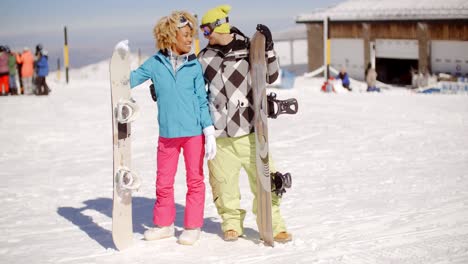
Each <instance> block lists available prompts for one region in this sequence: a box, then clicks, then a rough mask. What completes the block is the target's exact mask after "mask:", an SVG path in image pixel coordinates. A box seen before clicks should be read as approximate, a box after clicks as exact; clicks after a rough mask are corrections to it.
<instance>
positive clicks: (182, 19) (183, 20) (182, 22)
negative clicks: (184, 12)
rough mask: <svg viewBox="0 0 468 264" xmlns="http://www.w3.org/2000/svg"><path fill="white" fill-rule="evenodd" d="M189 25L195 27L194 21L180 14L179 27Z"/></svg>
mask: <svg viewBox="0 0 468 264" xmlns="http://www.w3.org/2000/svg"><path fill="white" fill-rule="evenodd" d="M187 25H188V26H189V27H190V28H192V29H193V25H192V23H191V22H190V21H189V20H188V19H187V18H185V17H184V16H180V18H179V24H178V25H177V27H178V28H183V27H185V26H187Z"/></svg>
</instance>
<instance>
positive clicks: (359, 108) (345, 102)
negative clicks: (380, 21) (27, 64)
mask: <svg viewBox="0 0 468 264" xmlns="http://www.w3.org/2000/svg"><path fill="white" fill-rule="evenodd" d="M70 77H71V80H70V83H69V84H68V85H66V84H64V82H63V80H61V81H56V80H54V79H55V75H54V74H51V75H50V76H49V78H48V81H49V84H50V86H51V89H52V93H51V95H50V96H48V97H35V96H17V97H13V96H9V97H0V112H1V113H2V116H1V117H0V127H1V128H2V129H1V130H0V146H1V152H0V167H1V168H2V170H1V171H0V177H1V178H2V179H3V184H1V185H0V186H1V187H0V199H1V200H2V201H3V202H2V205H1V207H0V208H1V209H2V212H3V215H2V217H1V218H0V230H1V231H0V236H1V237H2V239H1V240H0V253H1V254H0V255H1V257H0V259H1V262H2V263H100V264H101V263H163V262H164V263H192V262H193V261H194V260H196V261H197V262H199V263H285V262H287V263H425V264H427V263H467V262H468V194H467V192H466V190H467V189H468V174H467V173H466V172H467V171H468V151H467V150H468V137H467V136H466V134H467V131H468V96H466V95H422V94H415V93H412V92H408V91H407V90H400V89H391V90H385V91H384V92H383V93H381V94H367V93H360V92H353V93H347V92H346V93H345V92H342V93H337V94H323V93H320V92H319V89H320V86H321V84H322V82H323V80H322V79H320V78H319V79H316V78H306V77H301V78H299V79H298V80H297V81H296V85H295V88H294V89H290V90H272V91H274V92H276V93H277V94H278V98H280V99H281V98H289V97H296V98H297V99H298V101H299V113H298V114H297V115H295V116H280V117H279V118H278V119H276V120H270V121H269V126H270V129H271V132H270V137H271V144H270V147H271V150H272V154H273V158H274V160H275V162H276V167H277V168H278V169H279V170H280V171H283V172H284V171H289V172H291V174H292V176H293V187H292V188H291V189H290V190H288V192H287V193H286V194H285V196H284V199H283V203H282V206H281V208H282V214H283V216H284V217H285V221H286V223H287V226H288V228H289V231H290V232H292V233H293V238H294V240H293V242H291V243H289V244H284V245H281V244H277V245H276V247H275V248H269V247H265V246H264V245H263V244H262V243H261V241H259V239H258V232H257V227H256V224H255V218H254V216H253V215H252V213H251V201H252V198H253V197H252V194H251V193H250V192H249V187H248V182H247V179H246V175H245V174H244V173H243V174H242V175H241V192H242V201H241V206H242V207H243V208H244V209H246V210H247V211H248V214H247V218H246V221H245V228H246V234H245V235H246V236H245V237H244V238H241V239H240V240H239V241H237V242H234V243H228V242H225V241H223V239H222V233H221V231H220V219H219V217H218V215H217V213H216V209H215V207H214V205H213V202H212V195H211V189H210V187H209V184H208V172H207V170H206V167H205V175H206V184H207V190H206V191H207V197H206V202H205V216H204V217H205V225H204V227H203V229H202V235H201V239H200V241H199V242H198V243H197V244H195V245H194V246H183V245H179V244H177V243H176V238H170V239H166V240H163V241H153V242H147V241H144V240H142V237H143V232H144V230H145V228H144V226H152V222H151V219H152V216H151V214H152V207H153V203H154V198H155V187H154V182H155V168H156V164H155V162H156V142H157V136H158V127H157V121H156V114H157V113H156V111H157V110H156V106H155V104H154V102H153V101H152V100H151V98H150V96H149V92H148V88H147V86H146V85H142V87H138V88H136V89H134V90H133V91H132V95H133V97H134V98H135V99H136V101H137V102H138V104H139V105H140V107H141V115H140V117H139V119H138V120H136V121H135V123H134V124H133V126H132V128H133V141H132V147H133V149H132V153H133V162H132V164H133V169H134V170H136V171H137V172H139V174H140V176H141V178H142V182H143V185H142V188H141V190H140V191H139V192H138V193H136V194H135V198H134V202H133V206H134V214H133V217H134V240H135V245H134V246H133V247H131V248H129V249H128V250H126V251H123V252H118V251H116V250H115V248H114V246H113V243H112V238H111V233H110V230H111V221H112V219H111V217H110V216H111V208H112V203H111V199H112V181H111V178H112V145H111V144H112V132H111V130H112V129H111V109H110V88H109V80H108V62H101V63H98V64H95V65H90V66H88V67H85V68H82V69H77V70H72V71H71V72H70ZM62 78H63V77H62ZM185 190H186V187H185V169H184V163H183V162H182V160H181V162H180V163H179V168H178V172H177V176H176V186H175V192H176V193H175V199H176V204H177V220H176V223H175V225H176V229H177V232H176V234H177V235H180V233H181V230H182V229H183V226H182V223H183V219H182V218H183V210H184V204H185Z"/></svg>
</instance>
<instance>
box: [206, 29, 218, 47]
mask: <svg viewBox="0 0 468 264" xmlns="http://www.w3.org/2000/svg"><path fill="white" fill-rule="evenodd" d="M220 37H221V34H220V33H217V32H211V34H210V35H209V36H206V35H205V38H206V39H208V41H209V43H210V45H216V44H220Z"/></svg>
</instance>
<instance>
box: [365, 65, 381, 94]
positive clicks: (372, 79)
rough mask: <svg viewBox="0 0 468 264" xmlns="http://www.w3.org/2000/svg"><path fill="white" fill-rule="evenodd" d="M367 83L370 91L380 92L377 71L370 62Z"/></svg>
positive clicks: (367, 70)
mask: <svg viewBox="0 0 468 264" xmlns="http://www.w3.org/2000/svg"><path fill="white" fill-rule="evenodd" d="M366 83H367V91H368V92H380V88H377V72H376V71H375V69H374V68H372V65H371V64H370V63H369V64H368V65H367V69H366Z"/></svg>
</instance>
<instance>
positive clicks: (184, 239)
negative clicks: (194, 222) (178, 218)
mask: <svg viewBox="0 0 468 264" xmlns="http://www.w3.org/2000/svg"><path fill="white" fill-rule="evenodd" d="M199 238H200V228H194V229H184V231H183V232H182V234H181V235H180V237H179V244H181V245H187V246H191V245H193V244H195V242H197V241H198V239H199Z"/></svg>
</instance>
